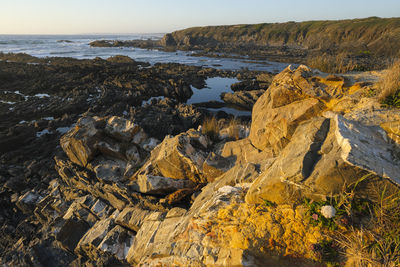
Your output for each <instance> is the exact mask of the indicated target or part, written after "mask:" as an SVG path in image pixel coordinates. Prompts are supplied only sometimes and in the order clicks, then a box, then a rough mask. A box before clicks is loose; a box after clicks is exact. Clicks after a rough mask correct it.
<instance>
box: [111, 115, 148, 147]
mask: <svg viewBox="0 0 400 267" xmlns="http://www.w3.org/2000/svg"><path fill="white" fill-rule="evenodd" d="M104 130H105V132H106V133H107V134H109V135H111V136H112V137H114V138H116V139H118V140H120V141H124V142H129V141H131V140H132V137H133V136H134V135H135V134H136V133H137V132H138V131H139V130H140V127H139V125H136V124H134V123H133V122H131V121H129V120H126V119H124V118H121V117H117V116H113V117H111V118H110V119H108V121H107V124H106V127H105V128H104Z"/></svg>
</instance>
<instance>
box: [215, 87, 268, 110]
mask: <svg viewBox="0 0 400 267" xmlns="http://www.w3.org/2000/svg"><path fill="white" fill-rule="evenodd" d="M264 92H265V90H252V91H237V92H234V93H222V94H221V99H222V100H223V101H224V102H225V103H227V104H232V105H234V106H237V107H240V108H243V109H245V110H252V108H253V106H254V104H255V103H256V101H257V100H258V98H260V96H261V95H262V94H263V93H264Z"/></svg>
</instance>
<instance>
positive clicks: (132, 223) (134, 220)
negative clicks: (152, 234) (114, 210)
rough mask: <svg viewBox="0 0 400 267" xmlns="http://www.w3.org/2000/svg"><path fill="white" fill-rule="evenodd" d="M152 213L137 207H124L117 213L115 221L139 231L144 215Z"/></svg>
mask: <svg viewBox="0 0 400 267" xmlns="http://www.w3.org/2000/svg"><path fill="white" fill-rule="evenodd" d="M152 213H154V212H151V211H148V210H144V209H141V208H139V207H126V208H125V209H123V210H122V211H121V212H120V213H119V214H118V216H117V218H116V219H115V222H116V223H118V224H120V225H122V226H124V227H127V228H129V229H132V230H133V231H135V232H137V231H139V229H140V227H141V226H142V224H143V222H144V220H145V219H146V217H147V216H149V215H150V214H152ZM160 214H161V213H160Z"/></svg>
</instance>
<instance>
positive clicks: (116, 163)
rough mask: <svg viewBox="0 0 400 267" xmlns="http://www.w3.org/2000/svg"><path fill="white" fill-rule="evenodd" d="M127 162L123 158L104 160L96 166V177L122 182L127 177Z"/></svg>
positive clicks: (102, 179)
mask: <svg viewBox="0 0 400 267" xmlns="http://www.w3.org/2000/svg"><path fill="white" fill-rule="evenodd" d="M125 170H126V163H125V162H124V161H121V160H104V161H100V164H98V165H96V166H95V167H94V172H95V173H96V177H97V178H98V179H99V180H100V181H103V182H106V183H107V182H108V183H109V182H120V181H123V180H124V179H125V177H124V173H125Z"/></svg>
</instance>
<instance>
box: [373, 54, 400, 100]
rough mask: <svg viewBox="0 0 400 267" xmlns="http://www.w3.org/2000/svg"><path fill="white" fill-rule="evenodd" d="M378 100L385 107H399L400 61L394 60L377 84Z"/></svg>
mask: <svg viewBox="0 0 400 267" xmlns="http://www.w3.org/2000/svg"><path fill="white" fill-rule="evenodd" d="M378 90H379V95H378V96H379V98H380V99H381V101H382V103H383V104H385V105H387V106H392V107H400V59H398V60H396V61H395V62H394V63H393V64H392V65H391V66H390V67H389V68H388V69H387V70H386V73H385V74H384V75H383V77H382V79H381V80H380V81H379V82H378Z"/></svg>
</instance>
